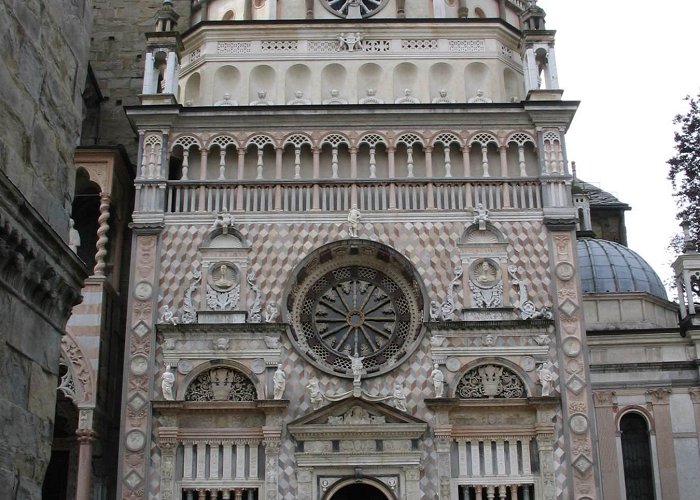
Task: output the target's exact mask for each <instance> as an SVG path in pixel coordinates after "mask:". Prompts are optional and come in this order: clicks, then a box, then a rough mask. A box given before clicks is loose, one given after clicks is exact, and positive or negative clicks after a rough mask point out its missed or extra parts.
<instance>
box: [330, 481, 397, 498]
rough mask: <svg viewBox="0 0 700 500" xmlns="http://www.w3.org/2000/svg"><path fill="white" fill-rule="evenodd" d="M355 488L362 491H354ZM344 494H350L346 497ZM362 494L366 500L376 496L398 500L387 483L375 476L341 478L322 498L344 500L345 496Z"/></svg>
mask: <svg viewBox="0 0 700 500" xmlns="http://www.w3.org/2000/svg"><path fill="white" fill-rule="evenodd" d="M353 487H356V488H353ZM353 489H355V490H360V491H353ZM344 490H345V491H344ZM343 494H347V495H349V496H347V497H346V496H344V495H343ZM360 495H362V498H365V499H366V500H374V499H375V498H376V499H378V500H385V499H386V500H396V496H395V495H394V494H393V493H392V492H391V490H390V489H389V488H388V487H387V485H385V484H384V483H382V482H381V481H379V480H377V479H374V478H362V479H357V478H348V479H341V480H339V481H338V482H337V483H335V484H334V485H333V486H331V487H330V488H329V489H328V491H327V492H326V494H325V495H323V497H322V500H344V499H345V498H358V497H359V496H360ZM368 495H373V496H368Z"/></svg>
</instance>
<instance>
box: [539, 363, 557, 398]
mask: <svg viewBox="0 0 700 500" xmlns="http://www.w3.org/2000/svg"><path fill="white" fill-rule="evenodd" d="M537 376H538V377H539V379H540V384H541V385H542V396H549V395H550V394H551V393H552V386H553V384H554V367H553V366H552V362H551V361H545V362H544V363H542V364H541V365H540V368H539V369H538V370H537Z"/></svg>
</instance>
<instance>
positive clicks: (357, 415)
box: [328, 406, 386, 425]
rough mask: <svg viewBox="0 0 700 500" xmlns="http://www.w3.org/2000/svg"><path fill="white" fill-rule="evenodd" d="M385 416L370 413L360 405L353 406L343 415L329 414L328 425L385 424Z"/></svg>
mask: <svg viewBox="0 0 700 500" xmlns="http://www.w3.org/2000/svg"><path fill="white" fill-rule="evenodd" d="M385 423H386V417H384V416H379V415H371V414H370V413H369V412H368V411H367V410H365V409H364V408H362V407H361V406H353V407H352V408H350V409H349V410H348V411H347V412H345V413H344V414H343V415H339V416H333V415H331V416H329V417H328V424H329V425H368V424H385Z"/></svg>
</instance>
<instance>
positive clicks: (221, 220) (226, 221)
mask: <svg viewBox="0 0 700 500" xmlns="http://www.w3.org/2000/svg"><path fill="white" fill-rule="evenodd" d="M231 227H233V215H231V214H230V213H228V212H227V211H226V208H225V207H224V209H223V211H222V212H221V213H219V214H218V215H217V216H216V220H215V221H214V224H212V226H211V228H212V230H213V229H219V228H221V229H223V230H224V233H226V232H228V229H229V228H231Z"/></svg>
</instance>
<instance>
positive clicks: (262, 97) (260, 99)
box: [250, 90, 274, 106]
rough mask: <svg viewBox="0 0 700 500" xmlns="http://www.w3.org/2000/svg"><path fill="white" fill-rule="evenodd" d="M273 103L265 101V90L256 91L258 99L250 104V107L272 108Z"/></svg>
mask: <svg viewBox="0 0 700 500" xmlns="http://www.w3.org/2000/svg"><path fill="white" fill-rule="evenodd" d="M273 104H274V103H273V102H272V101H270V100H268V99H267V91H266V90H258V99H257V100H256V101H253V102H251V103H250V105H251V106H272V105H273Z"/></svg>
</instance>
